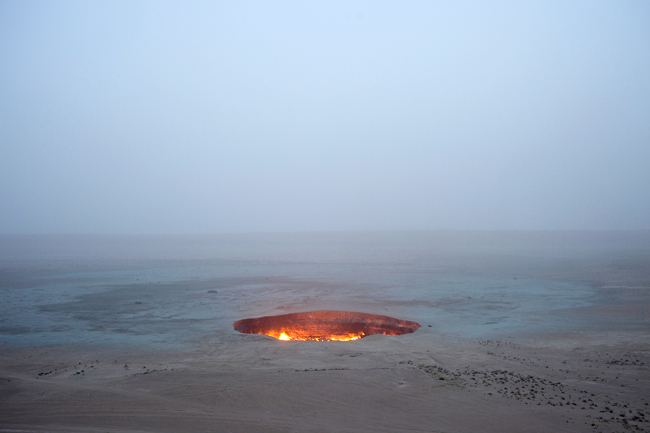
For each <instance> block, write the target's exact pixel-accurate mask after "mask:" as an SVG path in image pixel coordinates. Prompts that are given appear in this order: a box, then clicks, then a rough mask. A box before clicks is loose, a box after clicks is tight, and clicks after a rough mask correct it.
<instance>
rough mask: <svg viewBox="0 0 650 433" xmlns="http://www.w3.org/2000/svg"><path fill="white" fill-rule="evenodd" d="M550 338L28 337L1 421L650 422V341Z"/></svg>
mask: <svg viewBox="0 0 650 433" xmlns="http://www.w3.org/2000/svg"><path fill="white" fill-rule="evenodd" d="M549 337H552V338H549V339H548V341H549V342H541V341H540V343H538V344H537V345H525V344H521V343H515V342H512V341H498V340H484V341H476V342H473V343H468V342H465V343H460V342H454V341H449V340H446V339H444V338H441V337H440V336H439V335H438V334H436V333H435V332H434V331H431V330H429V329H428V328H423V329H421V330H418V331H417V332H416V333H415V334H412V335H410V336H406V337H404V336H402V337H384V336H372V337H367V338H365V339H362V340H360V341H357V342H354V343H353V344H350V343H346V342H331V343H317V342H281V341H277V340H273V339H271V338H269V337H264V336H250V335H242V336H234V337H233V339H232V341H230V342H227V343H224V344H221V345H219V346H215V347H210V348H206V349H204V350H196V351H192V352H167V353H163V352H149V353H144V352H138V351H133V350H130V351H129V352H128V353H127V352H126V351H121V352H120V351H107V350H106V349H97V350H89V349H88V348H83V349H73V348H61V347H58V348H57V347H42V348H32V349H22V350H20V351H12V352H10V353H6V352H5V353H3V354H2V358H0V363H1V364H0V368H1V370H0V371H1V375H0V383H1V387H0V393H1V394H0V414H1V415H0V421H1V426H2V427H1V428H0V431H39V432H40V431H105V432H113V431H124V432H126V431H188V432H190V431H191V432H194V431H196V432H205V431H215V432H226V431H232V432H252V431H253V432H257V431H259V432H275V431H277V432H287V431H290V432H291V431H301V432H302V431H306V432H312V431H313V432H326V431H387V432H390V431H431V432H476V431H483V432H503V431H528V432H549V431H566V432H576V431H585V432H586V431H589V432H594V431H595V432H614V431H650V407H648V403H649V402H650V392H649V390H650V375H648V371H650V351H649V350H648V349H649V348H650V344H649V343H650V342H648V341H640V339H639V338H636V336H630V335H624V334H621V335H617V336H612V335H610V336H609V338H610V339H609V340H606V341H600V340H599V339H598V338H597V336H595V335H593V336H585V335H579V336H571V335H565V336H549Z"/></svg>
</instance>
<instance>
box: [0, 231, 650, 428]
mask: <svg viewBox="0 0 650 433" xmlns="http://www.w3.org/2000/svg"><path fill="white" fill-rule="evenodd" d="M1 241H2V242H1V245H0V260H1V262H0V264H1V268H0V269H1V270H0V272H1V274H0V276H1V278H2V280H1V290H2V292H1V293H2V294H1V296H2V298H1V301H0V302H1V306H2V311H1V312H2V318H1V319H0V432H64V431H65V432H68V431H69V432H176V431H183V432H449V433H451V432H628V431H630V432H634V431H650V406H649V403H650V234H649V233H648V232H496V233H495V232H425V233H399V232H397V233H340V234H302V235H298V234H294V235H289V234H284V235H237V236H235V235H233V236H225V235H224V236H211V237H201V236H195V237H88V236H86V237H83V236H79V237H65V236H61V237H43V236H41V237H24V236H23V237H21V236H4V237H2V238H1ZM315 310H341V311H358V312H364V313H371V314H383V315H387V316H391V317H395V318H399V319H403V320H412V321H416V322H418V323H419V324H420V325H421V328H419V329H417V330H416V331H415V332H413V333H410V334H405V335H400V336H384V335H373V336H368V337H365V338H362V339H359V340H356V341H348V342H338V341H329V342H316V341H280V340H277V339H275V338H272V337H268V336H264V335H253V334H242V333H239V332H237V331H235V330H234V329H233V327H232V324H233V322H234V321H236V320H240V319H244V318H253V317H261V316H266V315H273V314H287V313H294V312H305V311H315Z"/></svg>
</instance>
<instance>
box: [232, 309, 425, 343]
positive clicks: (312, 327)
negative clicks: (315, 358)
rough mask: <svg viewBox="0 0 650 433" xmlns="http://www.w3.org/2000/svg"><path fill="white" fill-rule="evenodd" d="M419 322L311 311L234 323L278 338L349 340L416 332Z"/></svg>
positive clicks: (244, 330)
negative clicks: (376, 335)
mask: <svg viewBox="0 0 650 433" xmlns="http://www.w3.org/2000/svg"><path fill="white" fill-rule="evenodd" d="M419 327H420V324H419V323H417V322H411V321H409V320H400V319H395V318H393V317H388V316H380V315H377V314H366V313H354V312H350V311H309V312H307V313H294V314H282V315H279V316H265V317H258V318H254V319H243V320H238V321H236V322H235V323H233V328H235V330H236V331H239V332H242V333H245V334H263V335H268V336H271V337H275V338H277V339H278V340H303V341H304V340H311V341H350V340H358V339H359V338H363V337H367V336H368V335H375V334H383V335H402V334H409V333H411V332H415V330H416V329H418V328H419Z"/></svg>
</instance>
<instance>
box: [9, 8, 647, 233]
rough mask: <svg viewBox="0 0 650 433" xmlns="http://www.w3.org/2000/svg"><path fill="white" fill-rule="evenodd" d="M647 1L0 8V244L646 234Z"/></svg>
mask: <svg viewBox="0 0 650 433" xmlns="http://www.w3.org/2000/svg"><path fill="white" fill-rule="evenodd" d="M649 5H650V3H648V2H645V1H641V2H624V1H616V2H615V1H609V2H598V1H585V2H580V1H575V2H562V1H558V2H549V1H545V2H520V1H513V2H457V1H453V2H452V1H449V2H434V1H423V2H404V1H399V2H397V1H395V2H378V1H372V2H359V1H352V2H348V1H345V2H344V1H340V2H329V1H328V2H325V1H323V2H304V1H301V2H298V1H296V2H270V1H260V2H246V1H229V2H180V1H179V2H162V1H152V2H133V1H127V2H117V1H105V2H90V1H79V2H65V1H49V2H36V1H24V2H18V1H5V0H0V152H1V156H0V233H204V232H251V231H254V232H259V231H305V230H309V231H321V230H402V229H650V6H649Z"/></svg>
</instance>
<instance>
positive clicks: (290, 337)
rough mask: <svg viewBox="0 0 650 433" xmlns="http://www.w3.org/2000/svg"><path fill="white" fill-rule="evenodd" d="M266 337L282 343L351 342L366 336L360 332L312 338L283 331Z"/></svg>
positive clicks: (271, 332)
mask: <svg viewBox="0 0 650 433" xmlns="http://www.w3.org/2000/svg"><path fill="white" fill-rule="evenodd" d="M287 332H288V334H287ZM266 335H268V336H269V337H273V338H277V339H278V340H282V341H352V340H358V339H360V338H363V337H365V336H366V334H364V333H363V332H362V333H361V334H343V335H337V334H332V335H328V336H326V337H322V336H319V337H313V336H310V335H301V334H300V333H292V332H291V331H284V330H283V331H280V332H277V331H270V332H267V333H266Z"/></svg>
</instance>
